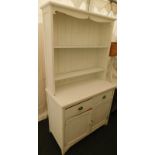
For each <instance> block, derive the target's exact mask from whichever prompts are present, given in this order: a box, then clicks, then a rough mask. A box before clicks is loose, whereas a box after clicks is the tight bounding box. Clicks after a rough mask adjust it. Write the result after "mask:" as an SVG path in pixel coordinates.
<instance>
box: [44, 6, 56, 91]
mask: <svg viewBox="0 0 155 155" xmlns="http://www.w3.org/2000/svg"><path fill="white" fill-rule="evenodd" d="M43 21H44V22H43V23H44V52H45V74H46V87H47V88H48V89H49V90H50V91H51V92H52V94H54V93H55V83H54V82H55V81H54V74H53V71H54V50H53V14H52V8H51V7H50V6H47V7H45V8H44V9H43Z"/></svg>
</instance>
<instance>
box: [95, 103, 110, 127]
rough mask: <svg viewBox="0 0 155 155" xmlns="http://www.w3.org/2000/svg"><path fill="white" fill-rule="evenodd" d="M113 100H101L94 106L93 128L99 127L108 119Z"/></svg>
mask: <svg viewBox="0 0 155 155" xmlns="http://www.w3.org/2000/svg"><path fill="white" fill-rule="evenodd" d="M111 104H112V100H108V101H106V102H100V103H99V104H96V105H95V107H94V108H93V113H92V121H93V128H98V127H100V126H102V125H103V124H106V123H107V121H108V117H109V113H110V109H111Z"/></svg>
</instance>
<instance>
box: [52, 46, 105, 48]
mask: <svg viewBox="0 0 155 155" xmlns="http://www.w3.org/2000/svg"><path fill="white" fill-rule="evenodd" d="M54 48H108V47H107V46H95V45H94V46H55V47H54Z"/></svg>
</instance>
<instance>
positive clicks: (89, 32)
mask: <svg viewBox="0 0 155 155" xmlns="http://www.w3.org/2000/svg"><path fill="white" fill-rule="evenodd" d="M109 25H110V23H102V22H101V23H97V22H93V21H91V20H89V19H85V20H81V19H78V18H74V17H71V16H68V15H65V14H62V13H56V14H55V15H54V36H55V39H54V41H55V42H54V47H89V46H90V47H92V46H93V47H108V45H107V44H108V42H107V40H108V38H109V35H106V34H107V32H108V33H109V31H111V29H110V27H109ZM83 32H84V33H83Z"/></svg>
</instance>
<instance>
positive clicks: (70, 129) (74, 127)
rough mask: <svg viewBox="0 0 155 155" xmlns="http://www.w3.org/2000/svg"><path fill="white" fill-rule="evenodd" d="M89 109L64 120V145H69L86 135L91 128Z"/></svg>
mask: <svg viewBox="0 0 155 155" xmlns="http://www.w3.org/2000/svg"><path fill="white" fill-rule="evenodd" d="M91 111H92V110H89V111H87V112H84V113H82V114H80V115H78V116H75V117H72V118H71V119H69V120H67V121H66V126H65V145H66V146H71V145H73V144H74V143H76V142H77V141H79V140H80V139H82V138H83V137H85V136H86V135H88V134H89V133H90V130H91V127H92V126H91V116H92V114H91Z"/></svg>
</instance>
